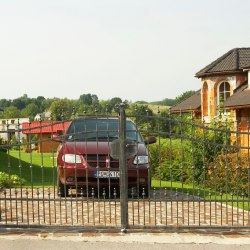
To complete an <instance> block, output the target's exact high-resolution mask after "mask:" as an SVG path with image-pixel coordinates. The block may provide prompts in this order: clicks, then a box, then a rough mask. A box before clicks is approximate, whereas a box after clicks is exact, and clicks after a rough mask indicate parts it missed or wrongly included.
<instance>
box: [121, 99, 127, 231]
mask: <svg viewBox="0 0 250 250" xmlns="http://www.w3.org/2000/svg"><path fill="white" fill-rule="evenodd" d="M119 139H120V157H119V168H120V206H121V208H120V209H121V210H120V211H121V231H122V232H126V229H127V228H128V172H127V167H126V142H125V140H126V115H125V105H124V104H123V103H121V104H120V116H119Z"/></svg>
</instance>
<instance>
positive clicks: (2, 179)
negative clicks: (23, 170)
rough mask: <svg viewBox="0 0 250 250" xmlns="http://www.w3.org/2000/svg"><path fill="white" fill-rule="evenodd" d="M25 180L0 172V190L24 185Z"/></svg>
mask: <svg viewBox="0 0 250 250" xmlns="http://www.w3.org/2000/svg"><path fill="white" fill-rule="evenodd" d="M24 183H25V180H24V179H22V178H20V177H19V176H18V175H9V174H7V173H4V172H0V188H11V187H17V186H21V185H24Z"/></svg>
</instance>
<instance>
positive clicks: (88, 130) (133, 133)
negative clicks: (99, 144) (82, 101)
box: [66, 118, 142, 142]
mask: <svg viewBox="0 0 250 250" xmlns="http://www.w3.org/2000/svg"><path fill="white" fill-rule="evenodd" d="M118 122H119V121H118V119H112V118H107V119H104V118H101V119H98V118H92V119H88V118H85V119H76V120H73V121H72V123H71V125H70V126H69V128H68V130H67V132H66V140H67V141H113V140H115V139H118V137H119V130H118V128H119V123H118ZM126 138H127V139H130V140H133V141H136V142H142V137H141V134H140V133H139V131H138V130H137V129H136V126H135V124H134V123H133V122H132V121H130V120H127V121H126Z"/></svg>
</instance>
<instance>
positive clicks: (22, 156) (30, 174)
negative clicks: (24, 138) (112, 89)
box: [0, 150, 57, 187]
mask: <svg viewBox="0 0 250 250" xmlns="http://www.w3.org/2000/svg"><path fill="white" fill-rule="evenodd" d="M55 160H56V159H55V154H52V153H43V154H38V153H36V152H32V153H25V152H23V151H21V152H19V151H14V150H11V151H10V152H9V154H7V153H6V154H5V153H3V152H1V151H0V172H6V173H10V174H11V175H12V174H16V175H18V176H19V177H21V178H23V179H25V186H36V187H39V186H43V185H44V186H53V185H55V184H56V174H57V173H56V171H57V170H56V167H55V166H56V162H55ZM41 166H43V167H41ZM53 166H54V167H53Z"/></svg>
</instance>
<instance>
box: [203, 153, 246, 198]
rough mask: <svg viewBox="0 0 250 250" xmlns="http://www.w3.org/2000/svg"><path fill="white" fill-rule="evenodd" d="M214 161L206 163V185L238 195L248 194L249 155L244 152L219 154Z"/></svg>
mask: <svg viewBox="0 0 250 250" xmlns="http://www.w3.org/2000/svg"><path fill="white" fill-rule="evenodd" d="M215 162H216V164H212V163H210V164H209V165H208V169H207V170H208V171H207V179H206V186H207V187H210V188H212V189H216V190H218V191H221V192H225V193H228V192H232V193H233V194H234V195H239V196H242V195H250V183H249V176H250V169H249V156H248V155H247V153H246V152H243V153H242V154H239V153H231V154H226V153H224V154H220V155H218V156H217V157H216V159H215Z"/></svg>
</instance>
